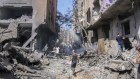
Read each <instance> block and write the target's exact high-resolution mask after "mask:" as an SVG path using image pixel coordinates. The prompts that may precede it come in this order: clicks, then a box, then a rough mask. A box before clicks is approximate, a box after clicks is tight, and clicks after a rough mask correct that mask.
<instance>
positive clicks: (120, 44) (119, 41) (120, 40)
mask: <svg viewBox="0 0 140 79" xmlns="http://www.w3.org/2000/svg"><path fill="white" fill-rule="evenodd" d="M116 40H117V42H118V46H119V50H120V51H121V52H123V46H124V42H123V38H122V36H121V35H120V34H117V37H116Z"/></svg>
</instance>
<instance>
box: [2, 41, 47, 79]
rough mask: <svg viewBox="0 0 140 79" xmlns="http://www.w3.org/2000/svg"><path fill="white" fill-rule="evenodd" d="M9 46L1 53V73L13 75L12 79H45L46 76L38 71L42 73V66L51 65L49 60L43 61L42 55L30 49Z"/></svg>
mask: <svg viewBox="0 0 140 79" xmlns="http://www.w3.org/2000/svg"><path fill="white" fill-rule="evenodd" d="M9 44H10V43H8V44H7V45H5V46H4V48H3V51H2V52H0V71H2V73H5V74H12V78H10V79H22V78H23V79H29V78H30V79H36V78H37V79H43V78H42V77H44V76H42V75H41V73H40V72H38V71H39V70H40V71H41V65H43V64H44V65H49V61H48V59H47V58H43V59H42V56H43V55H42V54H41V53H38V52H33V51H31V49H29V48H22V47H19V46H14V45H11V44H10V45H9Z"/></svg>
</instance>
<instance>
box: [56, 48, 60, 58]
mask: <svg viewBox="0 0 140 79" xmlns="http://www.w3.org/2000/svg"><path fill="white" fill-rule="evenodd" d="M59 50H60V48H59V47H55V56H56V57H57V56H58V55H59Z"/></svg>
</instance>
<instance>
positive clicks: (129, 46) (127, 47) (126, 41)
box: [123, 36, 132, 50]
mask: <svg viewBox="0 0 140 79" xmlns="http://www.w3.org/2000/svg"><path fill="white" fill-rule="evenodd" d="M123 42H124V47H125V50H131V49H132V44H131V42H130V40H129V38H128V37H126V36H125V37H124V39H123Z"/></svg>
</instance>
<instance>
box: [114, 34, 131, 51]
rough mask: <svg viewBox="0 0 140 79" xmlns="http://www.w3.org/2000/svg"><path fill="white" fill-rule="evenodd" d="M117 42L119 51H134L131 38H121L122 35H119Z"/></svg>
mask: <svg viewBox="0 0 140 79" xmlns="http://www.w3.org/2000/svg"><path fill="white" fill-rule="evenodd" d="M116 40H117V42H118V46H119V50H120V51H121V52H123V51H124V48H125V50H131V49H132V43H131V42H130V40H129V38H128V37H127V36H121V35H120V34H118V35H117V37H116Z"/></svg>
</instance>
